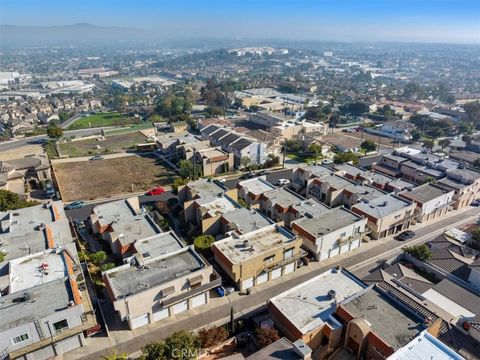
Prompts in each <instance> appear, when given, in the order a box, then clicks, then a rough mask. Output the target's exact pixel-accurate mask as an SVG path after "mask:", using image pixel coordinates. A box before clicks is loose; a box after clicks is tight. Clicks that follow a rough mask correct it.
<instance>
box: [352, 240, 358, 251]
mask: <svg viewBox="0 0 480 360" xmlns="http://www.w3.org/2000/svg"><path fill="white" fill-rule="evenodd" d="M358 247H360V239H357V240H355V241H352V246H350V250H353V249H356V248H358Z"/></svg>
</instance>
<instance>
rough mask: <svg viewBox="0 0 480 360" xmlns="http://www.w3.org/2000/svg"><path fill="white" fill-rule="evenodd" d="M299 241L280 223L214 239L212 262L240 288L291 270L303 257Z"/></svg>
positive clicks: (243, 288)
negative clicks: (217, 239)
mask: <svg viewBox="0 0 480 360" xmlns="http://www.w3.org/2000/svg"><path fill="white" fill-rule="evenodd" d="M301 245H302V240H301V239H300V238H297V237H296V236H294V235H293V234H292V233H290V232H288V231H287V230H286V229H284V228H283V227H281V226H278V225H271V226H268V227H264V228H262V229H259V230H256V231H252V232H249V233H247V234H243V235H239V234H236V233H232V234H231V236H230V237H228V238H226V239H223V240H220V241H217V242H215V243H214V244H213V245H212V251H213V255H214V258H215V261H216V262H217V263H218V264H219V265H220V267H221V268H222V269H223V270H224V271H225V272H226V273H227V275H228V276H229V277H230V278H231V279H232V280H233V281H234V282H235V284H236V285H237V287H238V288H239V289H240V290H241V291H243V290H246V289H249V288H251V287H253V286H256V285H260V284H262V283H264V282H266V281H270V280H274V279H276V278H279V277H281V276H282V275H286V274H289V273H291V272H294V271H295V270H296V269H297V266H298V260H299V259H300V258H302V257H303V256H305V252H304V251H303V250H301Z"/></svg>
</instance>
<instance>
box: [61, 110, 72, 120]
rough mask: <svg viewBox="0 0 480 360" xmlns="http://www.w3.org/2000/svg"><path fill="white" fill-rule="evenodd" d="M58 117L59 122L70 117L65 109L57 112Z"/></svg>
mask: <svg viewBox="0 0 480 360" xmlns="http://www.w3.org/2000/svg"><path fill="white" fill-rule="evenodd" d="M58 118H59V119H60V121H61V122H64V121H67V120H68V119H69V118H70V114H69V113H68V112H66V111H60V112H59V113H58Z"/></svg>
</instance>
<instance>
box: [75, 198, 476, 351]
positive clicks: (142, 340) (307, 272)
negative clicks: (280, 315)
mask: <svg viewBox="0 0 480 360" xmlns="http://www.w3.org/2000/svg"><path fill="white" fill-rule="evenodd" d="M479 214H480V209H479V208H467V209H463V210H460V211H456V212H451V213H449V214H448V215H447V216H446V217H444V218H441V219H437V220H436V221H434V222H431V223H429V224H427V225H426V226H422V224H417V225H415V226H414V227H413V229H414V230H415V231H416V233H417V236H416V237H415V238H413V239H411V240H408V241H405V242H399V241H396V240H394V239H392V238H386V239H382V240H374V241H370V242H369V243H367V244H364V245H363V246H362V247H361V248H359V249H356V250H355V251H354V252H352V253H348V254H342V255H339V256H337V257H335V258H333V259H328V260H326V261H322V263H319V262H312V263H310V264H309V265H308V266H304V267H303V268H300V269H299V270H297V271H296V272H295V273H292V274H289V275H286V276H284V277H283V278H280V279H276V280H274V281H272V282H269V283H265V284H262V285H260V286H258V287H255V288H253V289H252V294H251V295H249V296H247V295H243V296H242V295H239V294H238V293H234V294H232V295H230V296H229V297H228V299H227V300H228V302H226V300H225V298H217V299H212V302H211V303H209V304H208V305H205V306H204V307H202V308H203V309H202V308H200V310H197V312H194V313H193V314H192V312H191V311H187V312H186V313H183V314H179V315H177V316H176V317H175V318H174V319H166V320H165V321H162V323H161V324H151V325H148V326H146V327H144V328H140V329H138V330H136V331H134V332H128V331H113V332H111V338H110V340H108V339H107V338H103V340H102V339H95V340H94V342H95V343H94V344H92V346H89V347H85V348H81V349H77V350H74V351H73V352H72V353H69V357H68V358H69V359H73V358H75V359H78V358H82V359H92V360H93V359H98V358H99V357H100V356H101V355H102V354H105V353H106V351H107V348H108V347H109V346H112V348H113V347H114V348H116V349H117V351H119V352H127V353H130V354H131V353H134V352H137V351H139V350H140V349H141V347H143V346H145V345H146V344H148V343H151V342H153V341H158V340H160V339H163V338H165V337H167V336H168V335H169V334H171V333H173V332H175V331H178V330H181V329H198V328H201V327H204V326H208V325H210V324H213V323H215V322H216V321H220V320H224V319H228V317H229V315H230V309H231V308H232V307H233V308H234V309H235V312H236V314H237V316H238V315H239V314H245V313H248V312H250V311H252V310H254V309H256V308H259V307H261V306H262V305H264V304H265V303H266V301H267V300H268V299H270V298H271V297H273V296H275V295H277V294H280V293H282V292H284V291H286V290H288V289H290V288H292V287H293V286H295V285H297V284H299V283H302V282H304V281H307V280H309V279H311V278H313V277H315V276H317V275H319V274H321V273H322V272H324V271H326V270H328V269H329V268H331V267H332V266H334V265H337V264H338V265H341V266H343V267H345V268H347V269H353V270H354V271H355V272H356V271H357V270H361V268H365V267H372V266H375V265H376V264H377V261H378V260H379V259H381V258H383V257H385V256H388V257H392V256H395V255H396V254H399V253H400V252H401V248H402V247H404V246H405V245H406V244H414V243H423V242H426V241H428V240H430V239H433V238H434V237H436V236H438V235H440V234H441V233H443V231H444V230H445V229H447V228H451V227H455V226H460V225H463V224H466V223H471V222H473V221H475V219H476V218H477V216H478V215H479ZM359 264H360V265H361V266H360V267H359ZM361 272H362V271H359V272H358V273H361ZM94 348H96V349H97V350H96V352H94V353H90V352H92V351H95V350H94Z"/></svg>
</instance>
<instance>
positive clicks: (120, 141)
mask: <svg viewBox="0 0 480 360" xmlns="http://www.w3.org/2000/svg"><path fill="white" fill-rule="evenodd" d="M146 141H147V139H146V138H145V136H144V135H142V133H140V132H138V131H136V132H130V133H124V134H117V135H110V136H107V137H106V138H105V139H104V140H98V139H87V140H78V141H69V142H64V143H60V144H59V147H60V152H61V153H62V156H70V157H77V156H88V155H96V154H111V153H116V152H125V151H126V150H128V148H130V147H132V146H135V145H137V144H142V143H145V142H146Z"/></svg>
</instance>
